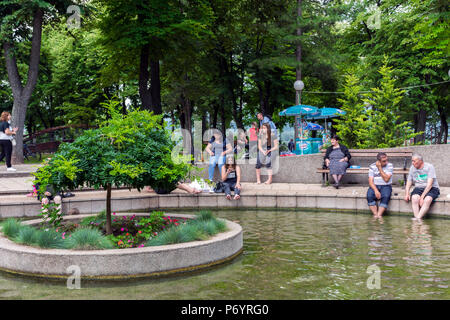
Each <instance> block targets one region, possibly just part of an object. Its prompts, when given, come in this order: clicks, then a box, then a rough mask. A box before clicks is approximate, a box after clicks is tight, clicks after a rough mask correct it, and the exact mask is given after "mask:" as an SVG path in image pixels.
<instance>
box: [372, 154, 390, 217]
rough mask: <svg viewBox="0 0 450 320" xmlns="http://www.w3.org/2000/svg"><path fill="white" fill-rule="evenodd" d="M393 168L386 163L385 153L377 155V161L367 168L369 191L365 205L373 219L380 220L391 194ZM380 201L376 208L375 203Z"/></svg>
mask: <svg viewBox="0 0 450 320" xmlns="http://www.w3.org/2000/svg"><path fill="white" fill-rule="evenodd" d="M393 174H394V166H393V165H392V163H390V162H388V157H387V155H386V153H384V152H380V153H378V154H377V161H376V162H374V163H372V164H371V165H370V166H369V186H370V187H369V190H367V204H368V205H369V208H370V211H372V213H373V216H374V218H381V216H382V215H383V213H384V211H385V210H386V209H387V207H388V204H389V201H390V200H391V194H392V175H393ZM378 200H379V201H380V204H379V206H378V207H377V201H378Z"/></svg>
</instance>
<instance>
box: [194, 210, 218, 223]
mask: <svg viewBox="0 0 450 320" xmlns="http://www.w3.org/2000/svg"><path fill="white" fill-rule="evenodd" d="M196 216H197V217H196V220H198V221H207V220H211V219H215V217H214V215H213V214H212V212H211V211H210V210H200V211H199V212H198V213H197V215H196Z"/></svg>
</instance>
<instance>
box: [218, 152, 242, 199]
mask: <svg viewBox="0 0 450 320" xmlns="http://www.w3.org/2000/svg"><path fill="white" fill-rule="evenodd" d="M222 181H223V184H224V189H225V195H226V197H227V199H228V200H231V191H234V200H239V198H240V197H241V195H240V193H241V189H242V186H241V167H240V166H238V165H237V164H236V162H235V160H234V156H227V159H226V162H225V165H224V166H223V167H222Z"/></svg>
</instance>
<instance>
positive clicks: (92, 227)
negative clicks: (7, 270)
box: [2, 211, 226, 250]
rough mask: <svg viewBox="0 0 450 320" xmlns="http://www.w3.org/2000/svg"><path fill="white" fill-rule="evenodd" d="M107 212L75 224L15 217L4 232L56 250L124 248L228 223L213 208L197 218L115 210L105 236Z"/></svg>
mask: <svg viewBox="0 0 450 320" xmlns="http://www.w3.org/2000/svg"><path fill="white" fill-rule="evenodd" d="M105 224H106V215H105V213H104V212H102V213H100V214H98V215H96V216H90V217H86V218H84V219H82V220H81V221H80V222H77V223H74V222H70V221H61V222H58V224H57V227H54V228H52V225H51V224H48V223H44V224H41V228H40V229H38V228H35V227H32V226H29V225H22V224H21V223H20V222H19V221H18V220H16V219H8V220H6V221H5V222H3V223H2V232H3V233H4V234H5V235H6V236H7V237H8V238H9V239H10V240H12V241H14V242H16V243H20V244H25V245H30V246H35V247H40V248H54V249H78V250H89V249H115V248H119V249H125V248H136V247H145V246H157V245H164V244H173V243H181V242H189V241H195V240H206V239H208V238H209V237H211V236H213V235H215V234H217V233H219V232H223V231H225V230H226V226H225V223H224V222H223V221H222V220H219V219H217V218H215V217H214V216H213V215H212V214H211V212H210V211H200V212H199V213H198V214H197V216H196V219H186V218H180V219H177V218H173V217H170V216H165V215H164V213H163V212H160V211H153V212H152V213H150V215H148V216H136V215H132V216H119V215H116V214H115V213H114V219H113V221H112V230H113V233H112V234H110V235H106V229H105Z"/></svg>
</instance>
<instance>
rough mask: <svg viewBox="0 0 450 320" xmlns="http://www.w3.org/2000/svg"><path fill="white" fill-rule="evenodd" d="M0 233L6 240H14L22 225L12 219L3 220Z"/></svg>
mask: <svg viewBox="0 0 450 320" xmlns="http://www.w3.org/2000/svg"><path fill="white" fill-rule="evenodd" d="M1 226H2V232H3V234H4V235H6V236H7V237H8V238H14V237H15V236H16V235H17V234H18V233H19V230H20V229H21V228H22V224H21V223H20V221H18V220H17V219H14V218H9V219H7V220H5V221H4V222H3V223H2V224H1Z"/></svg>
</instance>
